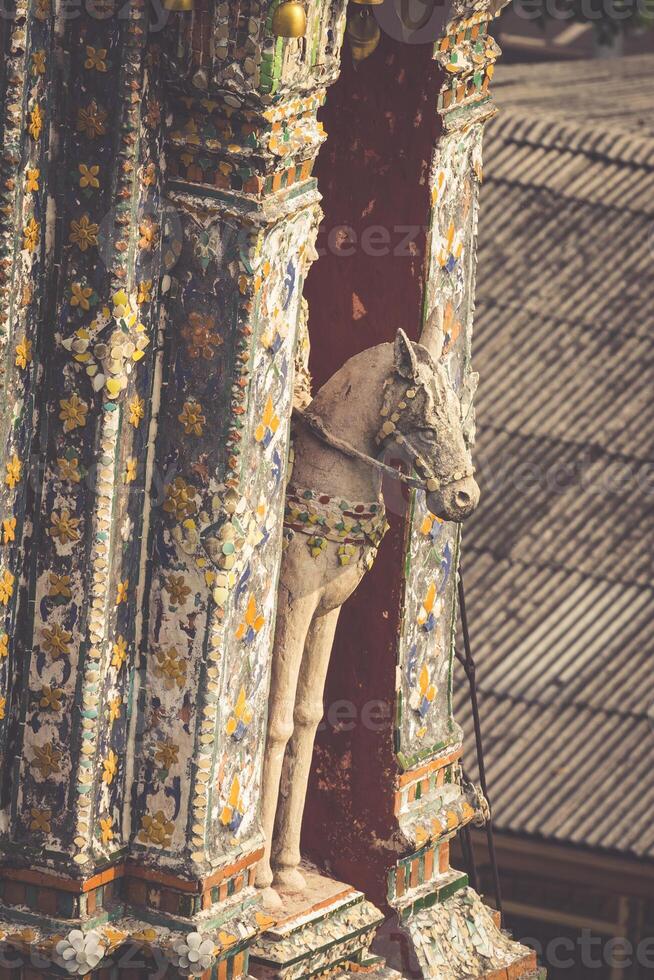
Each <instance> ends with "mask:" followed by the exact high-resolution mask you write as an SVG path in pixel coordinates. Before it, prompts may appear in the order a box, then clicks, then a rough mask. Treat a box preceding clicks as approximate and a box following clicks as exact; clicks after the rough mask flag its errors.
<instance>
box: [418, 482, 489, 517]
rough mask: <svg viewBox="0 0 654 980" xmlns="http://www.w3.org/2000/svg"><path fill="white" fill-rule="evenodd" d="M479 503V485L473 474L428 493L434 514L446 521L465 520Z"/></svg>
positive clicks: (428, 500)
mask: <svg viewBox="0 0 654 980" xmlns="http://www.w3.org/2000/svg"><path fill="white" fill-rule="evenodd" d="M478 503H479V487H478V486H477V481H476V480H475V478H474V477H473V476H466V477H464V478H463V479H462V480H455V481H454V482H453V483H448V484H446V486H444V487H443V488H442V489H441V490H437V491H436V492H435V493H428V494H427V506H428V507H429V509H430V511H431V512H432V514H435V515H436V517H440V518H441V519H442V520H444V521H457V522H458V521H464V520H465V519H466V517H469V516H470V514H472V512H473V510H475V508H476V506H477V504H478Z"/></svg>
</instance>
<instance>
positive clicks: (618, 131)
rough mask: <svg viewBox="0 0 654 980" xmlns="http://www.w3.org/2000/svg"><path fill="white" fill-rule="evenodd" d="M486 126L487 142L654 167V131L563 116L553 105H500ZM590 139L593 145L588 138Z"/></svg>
mask: <svg viewBox="0 0 654 980" xmlns="http://www.w3.org/2000/svg"><path fill="white" fill-rule="evenodd" d="M498 103H499V104H498V108H499V110H500V111H499V113H498V116H497V119H496V120H494V121H493V122H492V123H491V124H490V125H489V127H488V130H487V135H486V146H488V144H489V143H491V142H492V141H494V140H495V139H497V138H502V139H505V140H510V141H511V142H514V143H522V144H525V145H527V146H540V147H545V148H548V149H553V150H562V151H565V152H567V153H569V152H570V151H575V152H576V153H579V154H580V155H583V156H587V157H589V158H590V159H594V160H608V161H611V162H615V163H628V164H631V165H632V166H635V167H638V168H640V169H644V170H654V162H653V160H654V157H653V151H654V134H652V133H649V132H643V133H641V132H638V130H631V129H623V128H621V127H619V126H609V125H607V123H606V122H604V121H601V120H590V121H586V122H580V121H579V120H578V119H576V118H575V119H566V118H564V117H562V116H561V115H560V114H559V113H558V112H556V111H555V110H554V109H549V108H540V107H538V108H537V107H535V106H530V107H529V108H526V107H525V108H524V109H523V108H520V107H516V106H515V105H510V106H509V105H507V106H504V107H503V106H502V103H501V98H500V99H498ZM591 139H592V146H589V145H588V141H589V140H591Z"/></svg>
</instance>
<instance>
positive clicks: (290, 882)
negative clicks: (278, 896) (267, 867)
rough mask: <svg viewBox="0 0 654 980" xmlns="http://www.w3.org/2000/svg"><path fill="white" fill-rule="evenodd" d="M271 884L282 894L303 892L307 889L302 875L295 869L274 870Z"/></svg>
mask: <svg viewBox="0 0 654 980" xmlns="http://www.w3.org/2000/svg"><path fill="white" fill-rule="evenodd" d="M273 884H274V885H275V887H276V888H279V889H280V891H283V892H303V891H304V890H305V888H306V887H307V883H306V881H305V878H304V875H303V874H302V873H301V872H300V871H298V869H297V868H279V869H278V870H277V869H276V870H275V877H274V879H273Z"/></svg>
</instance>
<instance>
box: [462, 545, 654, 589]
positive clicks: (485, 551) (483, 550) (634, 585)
mask: <svg viewBox="0 0 654 980" xmlns="http://www.w3.org/2000/svg"><path fill="white" fill-rule="evenodd" d="M471 551H472V552H475V553H476V554H478V555H488V556H489V557H490V558H492V559H493V560H495V561H505V562H507V564H509V565H512V564H513V565H519V566H520V567H521V568H534V569H536V570H538V571H541V572H546V571H548V570H551V571H557V572H563V573H564V574H566V575H577V576H578V577H579V578H580V579H586V580H587V581H589V582H596V583H597V584H600V583H606V584H607V585H613V586H621V587H626V588H629V589H639V590H640V591H642V592H653V593H654V585H653V584H651V583H649V582H638V581H637V580H636V579H625V578H624V577H622V578H614V579H613V578H607V577H606V575H592V574H591V573H590V572H583V571H579V570H578V569H575V568H571V567H570V565H566V564H563V563H561V564H557V563H556V562H552V561H544V562H537V561H526V560H525V559H524V558H520V557H517V556H509V555H500V554H497V553H496V552H494V551H493V550H492V549H491V548H489V547H488V546H487V545H484V547H479V546H477V545H475V544H474V542H473V541H471V535H470V534H469V535H468V537H467V538H466V552H467V553H469V552H471Z"/></svg>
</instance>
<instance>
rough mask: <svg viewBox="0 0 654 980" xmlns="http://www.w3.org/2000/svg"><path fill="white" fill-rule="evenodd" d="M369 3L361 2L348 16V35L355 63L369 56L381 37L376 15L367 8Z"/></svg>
mask: <svg viewBox="0 0 654 980" xmlns="http://www.w3.org/2000/svg"><path fill="white" fill-rule="evenodd" d="M368 6H369V4H359V5H358V9H356V8H355V9H354V10H353V11H352V12H351V13H350V15H349V16H348V18H347V27H346V31H345V33H346V36H347V40H348V43H349V45H350V50H351V52H352V60H353V61H354V62H355V64H358V62H360V61H364V60H365V59H366V58H369V57H370V55H371V54H372V53H373V51H375V49H376V48H377V45H378V44H379V41H380V39H381V31H380V29H379V24H378V23H377V21H376V19H375V17H374V15H373V14H372V12H371V11H370V10H366V7H368Z"/></svg>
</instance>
